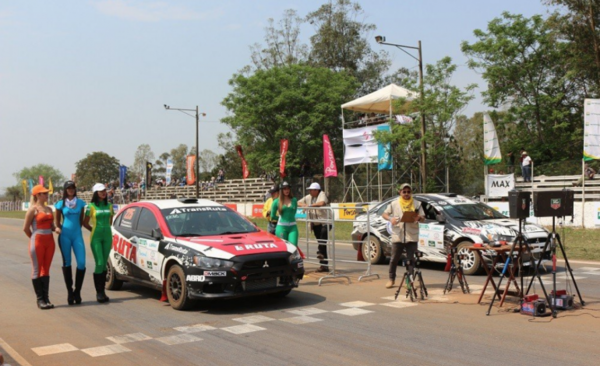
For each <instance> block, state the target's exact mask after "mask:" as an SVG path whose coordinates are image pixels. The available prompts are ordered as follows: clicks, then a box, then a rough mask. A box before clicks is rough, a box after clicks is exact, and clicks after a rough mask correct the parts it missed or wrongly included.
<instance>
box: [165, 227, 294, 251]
mask: <svg viewBox="0 0 600 366" xmlns="http://www.w3.org/2000/svg"><path fill="white" fill-rule="evenodd" d="M177 242H179V243H182V244H186V245H187V246H189V247H191V248H193V249H197V250H200V251H202V252H203V253H204V254H206V255H209V253H208V252H209V251H213V252H218V251H222V252H226V253H228V254H229V255H230V256H232V257H233V256H240V255H252V254H259V253H276V252H289V253H293V252H294V251H295V250H296V248H295V247H294V246H293V245H292V244H288V243H287V242H286V241H284V240H282V239H280V238H277V237H275V236H273V235H271V234H268V233H265V232H263V231H261V232H256V233H247V234H230V235H213V236H197V237H185V238H184V237H178V238H177Z"/></svg>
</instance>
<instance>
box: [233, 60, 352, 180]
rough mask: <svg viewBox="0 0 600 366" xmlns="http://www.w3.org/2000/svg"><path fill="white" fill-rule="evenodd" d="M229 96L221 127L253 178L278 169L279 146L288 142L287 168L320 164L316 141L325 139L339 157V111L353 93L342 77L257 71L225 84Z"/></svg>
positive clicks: (315, 71) (300, 69)
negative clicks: (230, 134)
mask: <svg viewBox="0 0 600 366" xmlns="http://www.w3.org/2000/svg"><path fill="white" fill-rule="evenodd" d="M230 85H231V86H232V87H233V91H232V92H231V93H230V94H229V95H228V96H227V97H226V98H225V99H224V100H223V102H222V104H223V105H224V106H225V107H226V108H227V110H228V111H229V112H230V113H231V116H229V117H225V118H223V119H222V122H223V123H225V124H227V125H228V126H230V127H231V129H232V130H233V131H234V132H235V133H236V135H237V142H238V143H239V144H241V145H242V147H243V148H244V153H245V157H246V160H247V161H248V163H249V164H250V169H251V172H254V174H255V175H258V174H260V171H262V170H274V169H277V167H278V165H279V142H280V140H281V139H288V140H289V141H290V144H289V150H288V155H287V158H286V160H287V166H288V167H289V168H291V169H298V168H299V167H300V165H301V164H302V161H305V160H308V161H316V160H321V159H322V136H323V134H328V135H329V138H330V140H331V142H332V145H333V147H334V149H335V151H336V153H337V154H341V150H342V141H341V131H342V129H341V123H340V120H339V115H340V105H341V104H342V103H344V102H345V101H347V100H349V99H350V98H351V97H352V95H354V92H355V90H356V87H357V83H356V80H355V79H354V78H353V77H352V76H350V75H348V74H347V73H346V72H337V73H336V72H333V71H331V70H329V69H327V68H316V67H311V66H306V65H292V66H286V67H278V68H271V69H269V70H258V71H257V72H256V73H255V74H254V75H252V76H249V77H246V76H244V75H241V74H238V75H234V77H233V78H232V79H231V80H230Z"/></svg>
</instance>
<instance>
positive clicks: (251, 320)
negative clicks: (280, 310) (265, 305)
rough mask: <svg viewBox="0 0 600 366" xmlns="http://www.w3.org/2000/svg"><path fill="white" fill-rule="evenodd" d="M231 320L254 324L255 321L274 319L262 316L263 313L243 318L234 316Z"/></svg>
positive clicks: (261, 321)
mask: <svg viewBox="0 0 600 366" xmlns="http://www.w3.org/2000/svg"><path fill="white" fill-rule="evenodd" d="M232 320H233V321H236V322H240V323H246V324H255V323H263V322H270V321H273V320H275V319H273V318H269V317H268V316H264V315H253V316H245V317H243V318H235V319H232Z"/></svg>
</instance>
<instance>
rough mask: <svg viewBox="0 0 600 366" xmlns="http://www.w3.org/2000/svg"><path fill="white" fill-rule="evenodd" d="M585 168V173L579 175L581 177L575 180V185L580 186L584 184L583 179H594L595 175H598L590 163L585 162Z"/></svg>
mask: <svg viewBox="0 0 600 366" xmlns="http://www.w3.org/2000/svg"><path fill="white" fill-rule="evenodd" d="M583 170H584V174H583V175H582V176H581V177H579V179H577V182H573V187H579V186H581V185H582V184H583V180H584V179H585V180H590V179H594V176H595V175H596V171H595V170H594V168H592V167H591V166H589V165H588V163H585V164H584V166H583Z"/></svg>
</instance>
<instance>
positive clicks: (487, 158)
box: [483, 113, 502, 165]
mask: <svg viewBox="0 0 600 366" xmlns="http://www.w3.org/2000/svg"><path fill="white" fill-rule="evenodd" d="M483 158H484V164H485V165H492V164H498V163H499V162H501V161H502V153H501V152H500V143H499V142H498V135H496V128H495V127H494V122H493V121H492V118H491V117H490V116H489V115H488V114H487V113H485V114H484V115H483Z"/></svg>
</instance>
